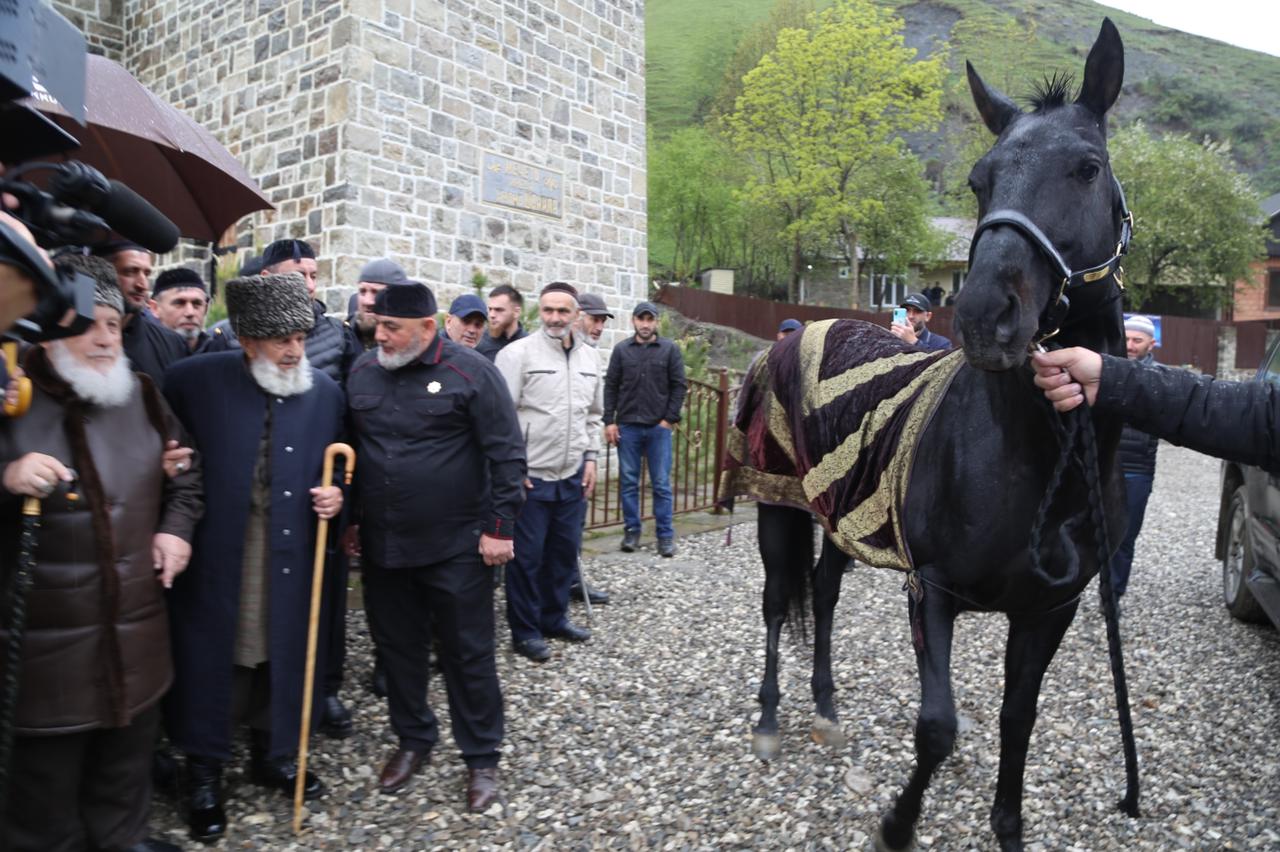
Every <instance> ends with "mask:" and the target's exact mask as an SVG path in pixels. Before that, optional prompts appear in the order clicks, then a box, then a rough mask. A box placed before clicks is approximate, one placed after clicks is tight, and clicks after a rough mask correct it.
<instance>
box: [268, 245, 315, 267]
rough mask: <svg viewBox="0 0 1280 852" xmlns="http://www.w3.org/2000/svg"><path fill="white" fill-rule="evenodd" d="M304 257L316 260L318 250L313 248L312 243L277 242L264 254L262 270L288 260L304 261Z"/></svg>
mask: <svg viewBox="0 0 1280 852" xmlns="http://www.w3.org/2000/svg"><path fill="white" fill-rule="evenodd" d="M304 257H309V258H311V259H312V260H315V259H316V250H315V249H313V248H312V247H311V243H309V242H307V241H306V240H276V241H275V242H274V243H272V244H271V245H269V246H267V250H266V251H264V252H263V253H262V268H263V269H266V268H267V267H268V266H275V265H276V264H277V263H282V262H283V261H286V260H302V259H303V258H304Z"/></svg>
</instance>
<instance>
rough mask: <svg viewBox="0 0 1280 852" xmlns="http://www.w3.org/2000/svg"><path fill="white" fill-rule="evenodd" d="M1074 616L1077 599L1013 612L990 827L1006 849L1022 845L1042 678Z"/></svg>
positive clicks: (1005, 658)
mask: <svg viewBox="0 0 1280 852" xmlns="http://www.w3.org/2000/svg"><path fill="white" fill-rule="evenodd" d="M1075 616H1076V603H1075V602H1072V603H1071V604H1070V605H1069V606H1065V607H1062V608H1061V609H1058V610H1055V611H1053V612H1049V613H1039V614H1034V615H1010V616H1009V642H1008V645H1006V647H1005V655H1004V704H1003V705H1002V706H1001V708H1000V777H999V779H998V780H997V781H996V798H995V802H994V803H993V804H992V806H991V828H992V829H993V830H994V831H995V833H996V838H997V839H998V840H999V841H1000V848H1001V849H1002V850H1004V852H1017V850H1021V849H1022V780H1023V772H1024V770H1025V769H1026V765H1027V744H1028V743H1029V742H1030V740H1031V729H1032V728H1034V727H1035V724H1036V703H1037V702H1038V701H1039V699H1040V683H1041V681H1043V680H1044V673H1045V670H1046V669H1048V668H1049V663H1050V662H1051V661H1052V660H1053V655H1054V654H1055V653H1057V651H1058V645H1059V643H1061V642H1062V637H1063V634H1065V633H1066V632H1067V628H1068V627H1070V626H1071V621H1072V619H1074V618H1075Z"/></svg>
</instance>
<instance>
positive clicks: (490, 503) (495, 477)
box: [347, 284, 525, 811]
mask: <svg viewBox="0 0 1280 852" xmlns="http://www.w3.org/2000/svg"><path fill="white" fill-rule="evenodd" d="M373 312H374V314H375V315H376V316H377V323H378V325H377V331H376V332H375V337H376V339H377V341H378V348H377V349H376V350H375V351H372V352H366V353H365V354H364V355H362V356H361V357H360V360H359V361H357V362H356V366H355V368H354V369H353V370H352V371H351V375H350V377H349V378H348V379H347V398H348V405H349V406H350V409H351V421H352V426H353V437H354V438H355V446H356V453H357V455H358V456H359V459H360V469H359V470H358V471H357V474H356V495H357V500H356V515H357V517H356V519H355V520H357V521H358V523H359V530H358V532H355V533H353V534H350V535H349V541H350V544H351V546H352V547H353V548H355V549H357V550H358V551H359V555H360V560H361V567H362V570H363V572H364V592H365V607H366V609H367V610H368V613H369V629H370V632H372V634H373V640H374V642H375V644H376V645H377V649H378V654H379V655H380V657H381V659H382V660H383V662H384V663H385V665H386V669H387V687H388V693H387V703H388V705H389V709H390V715H391V726H392V728H393V729H394V730H395V733H396V736H397V737H398V738H399V746H398V748H397V749H396V751H395V752H394V753H393V754H392V755H391V757H390V758H389V759H388V760H387V762H386V763H385V764H384V765H383V766H382V767H381V770H380V772H379V775H378V789H379V790H380V791H381V792H383V793H386V794H394V793H398V792H399V791H400V790H402V789H403V788H404V787H405V786H406V785H407V784H409V782H410V781H411V779H412V778H413V776H414V774H416V773H417V772H418V770H419V769H420V768H421V767H422V765H423V764H424V763H425V762H426V761H427V760H428V759H429V757H430V754H431V751H432V750H433V749H434V747H435V744H436V742H437V741H438V740H439V737H440V735H439V730H438V727H437V723H436V717H435V714H433V713H432V712H431V708H430V707H428V706H427V676H428V674H429V668H430V667H429V664H428V656H427V655H428V648H429V647H430V644H431V637H432V634H433V633H434V635H435V636H436V638H438V639H439V640H440V662H441V667H442V668H443V669H444V681H445V687H446V689H447V691H448V696H449V718H450V720H451V722H452V723H453V739H454V742H455V743H456V744H457V746H458V749H459V750H460V751H461V752H462V757H463V760H464V761H466V764H467V793H466V796H467V799H466V800H467V809H468V810H471V811H484V810H486V809H487V808H488V807H489V806H490V805H491V804H493V802H494V801H495V800H496V798H497V796H498V747H499V746H500V745H501V743H502V727H503V716H502V692H501V690H500V689H499V687H498V671H497V665H496V662H495V659H494V636H493V583H492V582H491V574H490V572H489V571H487V570H485V568H484V566H486V565H488V566H493V565H499V564H501V563H503V562H507V561H509V560H510V559H511V558H512V556H513V553H514V550H513V546H512V535H513V533H514V530H515V517H516V514H517V513H518V512H519V510H520V505H521V503H522V502H523V500H524V489H523V487H522V484H521V483H523V481H524V476H525V461H524V441H523V440H522V439H521V437H520V430H519V427H518V425H517V423H516V412H515V407H514V406H513V405H512V404H511V396H510V395H509V394H508V393H507V388H506V385H505V384H504V383H503V381H502V376H501V375H500V374H499V373H498V371H497V369H496V368H495V367H494V366H493V365H492V364H491V363H489V361H488V359H487V358H485V357H484V356H483V355H480V354H478V353H477V352H475V350H472V349H468V348H466V347H465V346H461V345H459V344H457V343H454V342H452V341H450V340H448V339H446V337H445V336H444V335H443V334H441V333H440V329H439V328H438V327H437V325H436V319H435V315H436V300H435V296H434V295H433V294H432V293H431V291H430V290H428V289H427V288H426V287H424V286H423V285H421V284H392V285H389V286H388V287H386V288H385V289H384V290H383V291H382V292H381V293H379V294H378V296H377V299H376V301H375V302H374V309H373Z"/></svg>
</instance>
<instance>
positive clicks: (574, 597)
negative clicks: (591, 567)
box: [569, 583, 609, 606]
mask: <svg viewBox="0 0 1280 852" xmlns="http://www.w3.org/2000/svg"><path fill="white" fill-rule="evenodd" d="M569 600H571V601H580V600H582V584H581V583H574V584H573V585H572V586H570V587H569ZM587 600H589V601H591V605H592V606H604V605H605V604H607V603H608V602H609V593H608V592H605V591H601V590H600V589H593V588H591V587H590V586H587Z"/></svg>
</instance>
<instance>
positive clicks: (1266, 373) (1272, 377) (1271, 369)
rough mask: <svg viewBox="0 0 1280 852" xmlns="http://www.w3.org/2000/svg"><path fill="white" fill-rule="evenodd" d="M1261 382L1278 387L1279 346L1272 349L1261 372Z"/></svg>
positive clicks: (1279, 370) (1279, 368)
mask: <svg viewBox="0 0 1280 852" xmlns="http://www.w3.org/2000/svg"><path fill="white" fill-rule="evenodd" d="M1262 380H1263V381H1264V382H1269V383H1271V384H1273V385H1277V386H1280V345H1277V346H1275V347H1273V348H1272V350H1271V357H1270V358H1269V359H1267V367H1266V369H1265V370H1263V371H1262Z"/></svg>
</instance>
